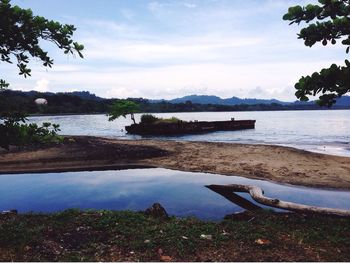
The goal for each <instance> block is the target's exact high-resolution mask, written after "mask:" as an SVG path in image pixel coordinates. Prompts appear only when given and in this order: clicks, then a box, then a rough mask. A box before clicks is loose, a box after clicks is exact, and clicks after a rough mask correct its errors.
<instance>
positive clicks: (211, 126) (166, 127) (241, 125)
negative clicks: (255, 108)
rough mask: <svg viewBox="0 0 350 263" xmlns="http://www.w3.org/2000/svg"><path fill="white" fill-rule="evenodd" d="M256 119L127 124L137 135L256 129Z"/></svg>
mask: <svg viewBox="0 0 350 263" xmlns="http://www.w3.org/2000/svg"><path fill="white" fill-rule="evenodd" d="M254 128H255V120H234V119H232V120H230V121H194V122H192V121H191V122H183V121H179V122H176V123H162V122H161V123H139V124H132V125H130V126H126V127H125V129H126V131H127V132H128V133H130V134H137V135H185V134H196V133H206V132H214V131H236V130H245V129H254Z"/></svg>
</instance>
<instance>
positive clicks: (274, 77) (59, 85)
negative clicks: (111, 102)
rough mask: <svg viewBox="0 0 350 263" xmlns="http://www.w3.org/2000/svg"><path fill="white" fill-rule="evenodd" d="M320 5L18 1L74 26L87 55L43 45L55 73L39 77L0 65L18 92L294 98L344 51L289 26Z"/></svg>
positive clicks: (287, 1)
mask: <svg viewBox="0 0 350 263" xmlns="http://www.w3.org/2000/svg"><path fill="white" fill-rule="evenodd" d="M310 2H315V1H313V0H309V1H304V0H299V1H297V0H246V1H241V0H158V1H147V0H98V1H92V0H91V1H90V0H74V1H72V0H50V1H47V0H13V1H12V3H13V4H17V5H19V6H21V7H24V8H31V9H32V10H33V12H34V14H36V15H42V16H45V17H47V18H50V19H54V20H57V21H60V22H62V23H68V24H74V25H75V26H76V27H77V31H76V33H75V37H74V38H75V40H76V41H78V42H79V43H82V44H84V45H85V51H84V56H85V58H84V59H83V60H82V59H79V58H74V57H72V56H67V55H64V54H63V53H62V51H60V50H58V49H57V48H55V47H54V46H52V45H47V44H45V47H46V48H47V50H48V51H49V53H50V54H51V56H52V57H53V58H54V60H55V65H54V67H53V68H52V69H46V68H44V67H42V66H41V64H40V62H39V61H36V60H33V61H32V62H31V67H32V70H33V72H32V77H31V78H27V79H24V78H22V77H21V76H19V75H18V71H17V68H16V67H15V66H14V65H5V64H4V63H1V64H0V70H1V74H2V75H3V76H4V77H5V78H6V80H7V81H8V82H10V83H11V88H12V89H21V90H38V91H53V92H58V91H81V90H88V91H90V92H92V93H95V94H97V95H99V96H102V97H117V98H126V97H146V98H155V99H156V98H165V99H169V98H175V97H180V96H185V95H190V94H203V95H217V96H220V97H224V98H226V97H232V96H238V97H242V98H244V97H255V98H277V99H281V100H287V101H292V100H295V97H294V88H293V86H294V83H295V82H296V81H297V80H298V79H299V77H300V76H302V75H305V74H310V73H312V72H314V71H317V70H319V69H320V68H323V67H329V66H330V64H331V63H333V62H338V63H342V61H343V60H344V57H345V49H344V48H343V47H342V46H332V47H329V46H327V47H323V46H322V45H320V44H319V45H317V46H314V47H313V48H311V49H310V48H308V47H305V46H304V44H303V41H302V40H298V39H297V36H296V34H297V32H298V31H299V30H300V27H298V26H297V25H293V26H289V25H288V22H286V21H283V20H282V16H283V14H284V13H285V12H286V11H287V9H288V7H289V6H292V5H297V4H300V5H304V4H307V3H310Z"/></svg>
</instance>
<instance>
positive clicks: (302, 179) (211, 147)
mask: <svg viewBox="0 0 350 263" xmlns="http://www.w3.org/2000/svg"><path fill="white" fill-rule="evenodd" d="M148 166H150V167H162V168H169V169H177V170H183V171H192V172H197V171H198V172H208V173H218V174H224V175H239V176H245V177H248V178H258V179H264V180H272V181H275V182H281V183H290V184H295V185H305V186H317V187H329V188H342V189H350V158H349V157H338V156H331V155H324V154H318V153H311V152H307V151H303V150H298V149H294V148H289V147H282V146H273V145H246V144H228V143H210V142H184V141H182V142H176V141H161V140H137V141H135V140H113V139H105V138H98V137H87V136H79V137H78V136H74V137H70V138H69V139H66V140H65V142H64V143H63V144H61V145H50V146H46V147H39V148H33V147H27V148H24V149H12V150H11V151H10V152H5V151H2V152H0V173H2V174H4V173H22V172H48V171H70V170H80V171H81V170H99V169H104V170H105V169H118V168H124V167H127V168H137V167H148Z"/></svg>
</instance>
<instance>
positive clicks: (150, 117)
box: [140, 114, 186, 124]
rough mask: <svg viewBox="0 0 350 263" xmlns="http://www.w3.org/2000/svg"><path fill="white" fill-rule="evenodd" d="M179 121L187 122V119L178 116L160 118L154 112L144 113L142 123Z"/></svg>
mask: <svg viewBox="0 0 350 263" xmlns="http://www.w3.org/2000/svg"><path fill="white" fill-rule="evenodd" d="M179 122H186V121H183V120H180V119H179V118H176V117H174V116H173V117H171V118H166V119H164V118H158V117H156V116H154V115H153V114H143V115H142V116H141V122H140V124H158V123H179Z"/></svg>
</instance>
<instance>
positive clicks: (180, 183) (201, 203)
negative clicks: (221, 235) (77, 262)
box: [0, 168, 350, 220]
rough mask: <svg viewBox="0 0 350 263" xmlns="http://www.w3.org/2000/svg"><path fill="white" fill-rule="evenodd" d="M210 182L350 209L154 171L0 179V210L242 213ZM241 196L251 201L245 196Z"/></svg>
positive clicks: (230, 180) (323, 196)
mask: <svg viewBox="0 0 350 263" xmlns="http://www.w3.org/2000/svg"><path fill="white" fill-rule="evenodd" d="M209 184H250V185H256V186H259V187H261V188H262V189H263V190H264V191H265V195H266V196H267V197H272V198H279V199H282V200H284V201H291V202H297V203H303V204H308V205H317V206H322V207H331V208H342V209H350V191H336V190H320V189H316V188H307V187H296V186H290V185H281V184H276V183H271V182H267V181H261V180H253V179H247V178H243V177H239V176H223V175H216V174H207V173H191V172H181V171H175V170H168V169H161V168H155V169H132V170H119V171H93V172H65V173H47V174H18V175H12V174H11V175H0V210H10V209H17V210H18V211H19V212H20V213H23V212H29V211H33V212H54V211H61V210H64V209H68V208H80V209H111V210H136V211H137V210H145V209H146V208H147V207H149V206H151V205H152V204H153V203H156V202H158V203H161V204H162V205H163V206H164V208H165V209H166V210H167V211H168V213H169V214H170V215H174V216H178V217H187V216H196V217H198V218H200V219H203V220H220V219H222V218H223V217H224V216H225V215H227V214H231V213H234V212H240V211H243V210H244V209H243V208H241V207H240V206H238V205H236V204H234V203H232V202H230V201H228V200H226V199H225V198H224V197H222V196H221V195H219V194H217V193H215V192H213V191H211V190H210V189H208V188H206V187H205V185H209ZM239 195H240V196H242V197H245V198H246V199H248V200H250V201H252V199H251V198H250V196H249V195H248V194H246V193H240V194H239ZM252 202H254V201H252ZM254 203H255V202H254ZM255 204H256V203H255Z"/></svg>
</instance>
